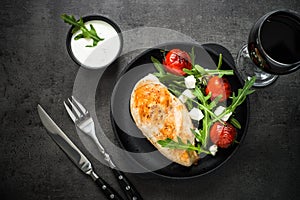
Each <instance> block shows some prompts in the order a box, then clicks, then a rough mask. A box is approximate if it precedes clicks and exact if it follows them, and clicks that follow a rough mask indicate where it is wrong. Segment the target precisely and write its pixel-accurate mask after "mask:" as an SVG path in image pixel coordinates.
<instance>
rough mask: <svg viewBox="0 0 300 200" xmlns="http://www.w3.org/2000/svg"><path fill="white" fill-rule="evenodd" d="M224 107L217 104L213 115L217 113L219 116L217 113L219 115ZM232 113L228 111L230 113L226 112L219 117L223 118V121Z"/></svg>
mask: <svg viewBox="0 0 300 200" xmlns="http://www.w3.org/2000/svg"><path fill="white" fill-rule="evenodd" d="M225 109H226V108H225V107H223V106H218V107H217V108H216V110H215V111H214V113H215V115H217V116H219V115H221V114H222V113H223V112H224V111H225ZM231 115H232V112H230V113H228V114H226V115H224V116H223V117H222V118H221V119H222V120H223V121H225V122H226V121H227V120H228V119H229V117H230V116H231Z"/></svg>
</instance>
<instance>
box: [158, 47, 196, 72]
mask: <svg viewBox="0 0 300 200" xmlns="http://www.w3.org/2000/svg"><path fill="white" fill-rule="evenodd" d="M163 65H164V66H165V69H166V70H167V71H168V72H170V73H172V74H175V75H179V76H184V75H186V73H185V72H184V71H183V70H182V69H183V68H187V69H192V64H191V57H190V56H189V54H188V53H187V52H185V51H182V50H180V49H172V50H171V51H169V52H168V53H167V55H166V57H165V59H164V60H163Z"/></svg>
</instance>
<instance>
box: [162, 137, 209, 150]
mask: <svg viewBox="0 0 300 200" xmlns="http://www.w3.org/2000/svg"><path fill="white" fill-rule="evenodd" d="M157 143H158V144H159V145H161V146H162V147H166V148H170V149H182V150H188V151H197V153H198V154H200V153H201V152H204V153H207V154H210V152H208V151H205V150H203V149H201V147H200V145H198V146H194V145H193V144H192V143H191V142H190V141H187V143H184V142H183V141H182V140H181V138H180V137H177V142H176V141H174V140H172V139H170V138H167V139H165V140H158V141H157Z"/></svg>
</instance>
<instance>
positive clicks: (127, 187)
mask: <svg viewBox="0 0 300 200" xmlns="http://www.w3.org/2000/svg"><path fill="white" fill-rule="evenodd" d="M112 170H113V173H114V175H115V177H116V178H117V180H118V182H119V184H120V187H121V188H122V190H123V191H124V193H125V195H126V197H127V199H128V200H142V199H143V198H142V196H141V195H140V194H139V193H138V191H137V190H136V189H135V187H134V186H133V185H132V183H131V182H130V181H129V180H128V178H127V177H126V176H125V175H124V173H123V172H121V171H119V170H117V169H112Z"/></svg>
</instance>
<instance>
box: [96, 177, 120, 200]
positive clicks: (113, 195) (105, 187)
mask: <svg viewBox="0 0 300 200" xmlns="http://www.w3.org/2000/svg"><path fill="white" fill-rule="evenodd" d="M95 182H96V183H97V185H98V186H99V187H100V189H101V191H102V192H103V194H104V195H105V196H106V198H107V199H114V200H124V199H123V198H122V197H121V196H120V195H119V194H118V192H117V191H115V190H114V189H113V188H112V187H111V186H110V185H109V184H108V183H107V182H106V181H104V180H103V179H102V178H100V177H99V178H97V179H96V180H95Z"/></svg>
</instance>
